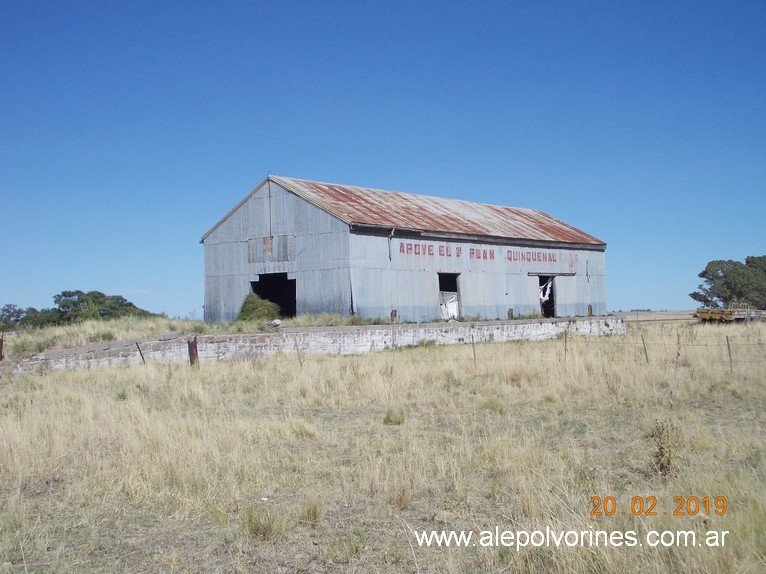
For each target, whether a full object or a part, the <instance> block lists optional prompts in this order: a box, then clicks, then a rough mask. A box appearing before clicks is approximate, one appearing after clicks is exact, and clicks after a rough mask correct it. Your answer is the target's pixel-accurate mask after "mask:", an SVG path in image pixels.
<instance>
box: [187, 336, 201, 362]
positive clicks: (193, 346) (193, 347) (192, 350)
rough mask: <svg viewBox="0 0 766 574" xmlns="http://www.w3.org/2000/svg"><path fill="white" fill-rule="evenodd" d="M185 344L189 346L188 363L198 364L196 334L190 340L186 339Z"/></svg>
mask: <svg viewBox="0 0 766 574" xmlns="http://www.w3.org/2000/svg"><path fill="white" fill-rule="evenodd" d="M186 344H187V345H188V346H189V364H190V365H191V366H192V367H196V366H198V365H199V353H198V351H197V335H194V338H193V339H192V340H191V341H187V342H186Z"/></svg>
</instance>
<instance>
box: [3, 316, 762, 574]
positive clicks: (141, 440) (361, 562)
mask: <svg viewBox="0 0 766 574" xmlns="http://www.w3.org/2000/svg"><path fill="white" fill-rule="evenodd" d="M116 335H117V336H118V337H119V338H122V336H123V334H122V333H116ZM642 335H643V341H642V339H641V336H642ZM727 336H728V337H729V343H730V345H731V348H732V356H733V361H732V363H731V364H730V363H729V358H728V348H727V345H726V337H727ZM765 336H766V325H763V324H756V325H729V326H714V325H697V324H691V323H685V322H668V323H662V322H658V323H651V324H640V325H632V326H631V328H630V331H629V334H628V335H627V336H625V337H619V338H617V337H615V338H598V339H597V338H593V339H580V338H574V339H573V338H569V339H568V340H567V342H566V343H567V347H566V355H565V354H564V341H563V340H561V339H559V340H553V341H547V342H536V343H530V342H524V343H509V344H485V345H477V347H476V356H477V360H476V362H475V363H474V360H473V354H472V350H471V348H470V346H453V347H436V346H430V347H428V348H414V349H404V350H399V351H392V352H384V353H378V354H370V355H366V356H362V357H305V358H304V359H305V360H304V361H303V365H302V366H301V364H300V363H299V362H298V360H297V359H296V358H295V357H289V356H282V357H276V358H274V359H271V360H266V361H259V362H253V363H249V362H239V363H228V364H203V365H202V366H201V368H199V369H192V368H189V367H188V366H186V365H174V366H163V365H148V366H146V367H137V368H131V369H115V370H90V371H87V370H86V371H77V372H63V373H62V372H58V373H50V374H42V375H39V374H26V375H20V376H11V375H8V374H5V375H4V378H3V379H0V572H104V571H121V572H122V571H124V572H271V571H275V572H276V571H282V572H335V571H344V572H368V571H369V572H453V573H469V572H491V571H497V572H499V571H504V572H562V573H563V572H620V573H622V572H650V573H652V572H653V573H661V572H671V571H672V572H690V573H691V572H695V573H696V572H702V573H710V574H713V573H718V572H727V571H737V572H761V571H764V569H766V558H765V557H764V548H766V494H764V493H766V488H765V487H766V484H765V482H764V472H765V471H766V440H765V439H766V433H765V431H764V409H765V408H766V388H765V383H766V362H765V361H766V356H764V355H765V354H764V338H765ZM643 343H646V348H647V352H646V355H645V354H644V347H643ZM647 355H648V358H649V362H648V364H647V361H646V357H647ZM393 414H396V415H397V416H396V417H394V416H393ZM394 419H396V421H395V422H394ZM387 421H388V422H387ZM663 429H665V430H663ZM692 495H694V496H697V497H699V498H702V497H704V496H710V497H711V498H713V497H716V496H725V497H726V498H727V500H728V511H727V513H726V514H725V515H724V516H716V515H714V514H713V513H711V515H710V516H700V515H698V516H683V517H681V516H668V517H662V516H658V517H656V518H652V517H638V516H632V515H630V512H628V513H627V515H625V516H622V515H621V514H620V512H617V513H616V514H615V515H614V516H601V517H592V516H590V512H591V510H592V508H593V504H592V502H591V499H592V497H593V496H600V497H602V498H603V497H605V496H614V497H615V499H616V500H617V502H618V503H619V510H620V511H623V510H625V509H627V508H628V505H629V503H630V500H631V498H632V497H634V496H641V497H648V496H655V497H656V498H657V501H658V503H657V510H660V511H671V512H672V510H673V509H674V508H675V505H674V504H673V498H674V497H675V496H685V497H688V496H692ZM496 525H497V526H499V527H500V529H501V530H516V529H526V530H532V529H537V528H542V529H545V527H546V526H549V527H550V528H552V529H561V530H581V529H585V530H588V528H589V527H591V526H593V527H594V528H595V529H604V530H607V531H612V530H623V531H624V530H631V529H632V530H635V531H637V532H638V533H639V534H642V533H644V532H645V531H646V529H648V528H656V529H657V530H661V529H665V528H667V529H671V530H695V531H696V532H700V533H703V532H705V531H707V530H729V531H730V535H729V537H728V538H727V540H726V545H725V546H724V547H719V548H649V547H647V546H644V547H634V548H625V547H623V548H605V547H598V548H567V547H565V548H548V547H542V548H527V549H522V550H521V551H520V552H517V551H516V550H515V548H514V549H508V548H497V547H495V548H482V547H468V548H457V547H454V546H452V547H450V548H441V549H439V548H435V547H431V548H425V547H423V548H420V547H418V546H417V544H416V541H415V539H414V537H413V536H412V534H411V529H414V530H417V531H422V530H441V529H445V528H446V529H457V530H473V531H475V532H476V535H477V536H478V533H479V531H482V530H490V529H494V527H495V526H496Z"/></svg>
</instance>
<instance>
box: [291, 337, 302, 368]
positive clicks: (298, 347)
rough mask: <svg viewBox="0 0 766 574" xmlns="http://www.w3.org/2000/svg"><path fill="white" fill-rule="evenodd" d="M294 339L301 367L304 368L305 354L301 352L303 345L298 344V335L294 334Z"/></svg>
mask: <svg viewBox="0 0 766 574" xmlns="http://www.w3.org/2000/svg"><path fill="white" fill-rule="evenodd" d="M293 340H294V341H295V352H296V353H298V362H299V363H300V364H301V369H302V368H303V354H302V353H301V347H300V345H298V336H297V335H294V336H293Z"/></svg>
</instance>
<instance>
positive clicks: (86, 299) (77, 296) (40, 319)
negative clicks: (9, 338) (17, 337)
mask: <svg viewBox="0 0 766 574" xmlns="http://www.w3.org/2000/svg"><path fill="white" fill-rule="evenodd" d="M53 303H54V304H55V306H54V307H50V308H46V309H36V308H34V307H27V308H26V309H24V308H21V307H18V306H17V305H13V304H8V305H4V306H3V307H2V308H0V329H3V330H10V329H15V328H18V327H47V326H51V325H68V324H72V323H78V322H80V321H87V320H90V319H118V318H120V317H126V316H133V317H152V316H156V315H155V314H154V313H150V312H149V311H146V310H144V309H141V308H140V307H137V306H136V305H135V304H133V303H131V302H130V301H128V300H127V299H125V297H123V296H121V295H105V294H104V293H101V292H100V291H88V292H87V293H86V292H84V291H62V292H61V293H59V294H58V295H54V296H53Z"/></svg>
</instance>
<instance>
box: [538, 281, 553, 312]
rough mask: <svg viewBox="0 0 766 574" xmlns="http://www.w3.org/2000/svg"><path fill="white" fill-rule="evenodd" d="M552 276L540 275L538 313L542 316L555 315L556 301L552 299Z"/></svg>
mask: <svg viewBox="0 0 766 574" xmlns="http://www.w3.org/2000/svg"><path fill="white" fill-rule="evenodd" d="M553 279H554V277H553V276H550V275H540V276H539V277H538V280H539V286H540V313H541V314H542V316H543V317H555V316H556V301H555V299H554V289H553Z"/></svg>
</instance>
